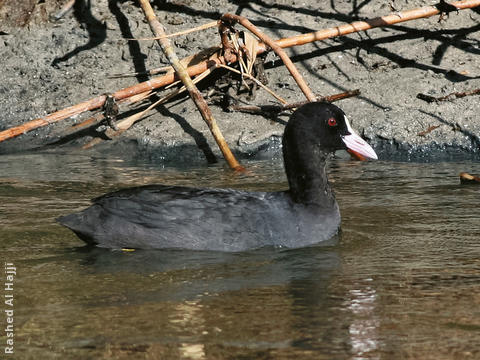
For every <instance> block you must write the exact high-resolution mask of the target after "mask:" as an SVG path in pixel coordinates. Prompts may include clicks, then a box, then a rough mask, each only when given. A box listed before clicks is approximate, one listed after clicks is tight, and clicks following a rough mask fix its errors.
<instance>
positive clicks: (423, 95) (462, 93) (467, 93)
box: [417, 89, 480, 103]
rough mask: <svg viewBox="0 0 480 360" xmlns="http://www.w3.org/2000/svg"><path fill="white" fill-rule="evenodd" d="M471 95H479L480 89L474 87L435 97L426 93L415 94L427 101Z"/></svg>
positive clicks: (447, 99)
mask: <svg viewBox="0 0 480 360" xmlns="http://www.w3.org/2000/svg"><path fill="white" fill-rule="evenodd" d="M471 95H480V89H475V90H472V91H464V92H453V93H450V94H448V95H445V96H440V97H435V96H430V95H427V94H422V93H420V94H417V98H418V99H420V100H425V101H426V102H428V103H432V102H440V101H449V100H453V99H459V98H462V97H465V96H471Z"/></svg>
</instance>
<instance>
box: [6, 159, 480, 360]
mask: <svg viewBox="0 0 480 360" xmlns="http://www.w3.org/2000/svg"><path fill="white" fill-rule="evenodd" d="M246 165H247V167H248V169H249V170H250V171H249V172H248V173H247V174H244V175H234V174H232V173H231V172H230V171H229V170H227V169H225V168H224V167H223V166H222V165H217V166H213V167H203V168H202V167H200V168H198V167H197V168H182V169H174V168H163V167H160V166H155V165H154V164H148V163H138V162H137V163H132V162H125V161H122V160H121V159H112V158H110V159H104V158H98V157H97V158H95V157H91V156H84V155H75V156H74V155H66V154H64V155H62V154H60V155H59V154H41V153H40V154H28V155H5V156H2V157H0V229H1V241H0V251H1V254H2V259H3V260H4V263H12V264H14V266H15V267H16V270H17V275H16V277H15V280H14V290H13V294H14V307H13V308H14V334H15V336H14V341H15V342H14V351H15V357H14V358H18V359H28V358H31V359H88V358H92V359H93V358H104V359H122V358H125V359H127V358H128V359H177V358H178V359H180V358H183V359H292V358H298V359H405V358H412V359H469V358H471V359H475V358H479V357H480V345H479V344H480V342H479V339H480V286H479V285H480V245H479V243H480V220H479V215H480V214H479V213H480V211H479V201H478V200H479V198H480V187H475V186H461V185H459V181H458V173H459V172H461V171H468V172H472V173H477V174H478V173H480V164H478V163H474V162H463V163H462V162H457V163H433V164H419V163H398V162H397V163H394V162H383V161H376V162H368V163H358V162H351V161H346V160H339V159H335V160H333V161H332V162H331V166H330V177H331V179H332V180H333V186H334V187H335V189H336V193H337V199H338V202H339V204H340V207H341V210H342V218H343V220H342V232H341V234H340V235H339V236H338V238H337V239H336V240H335V242H334V244H333V245H332V244H329V245H327V246H315V247H310V248H305V249H297V250H282V249H260V250H255V251H250V252H244V253H235V254H222V253H216V252H191V251H178V250H177V251H173V250H163V251H148V252H147V251H135V252H122V251H110V250H104V249H88V248H85V247H83V246H82V243H81V241H80V240H78V239H77V238H76V237H75V235H73V233H71V232H69V231H68V230H66V229H64V228H62V227H61V226H59V225H57V224H56V223H55V222H54V219H55V217H57V216H59V215H62V214H66V213H70V212H73V211H77V210H80V209H82V208H83V207H85V206H87V205H88V204H89V199H90V198H92V197H95V196H98V195H101V194H103V193H105V192H107V191H110V190H114V189H118V188H121V187H125V186H135V185H141V184H148V183H164V184H181V185H194V186H214V187H236V188H244V189H250V190H281V189H284V188H286V180H285V177H284V175H283V169H282V167H281V164H280V162H278V161H277V162H252V163H247V164H246ZM3 273H4V271H2V274H3ZM3 280H4V277H3V275H2V281H3ZM1 316H2V317H3V318H2V319H0V321H1V323H2V327H3V326H4V324H5V316H4V315H3V313H2V315H1ZM5 334H6V333H4V332H3V331H2V333H1V334H0V335H1V336H0V339H1V340H0V342H1V345H2V346H1V348H0V349H1V350H2V352H3V348H4V346H5V344H6V337H5Z"/></svg>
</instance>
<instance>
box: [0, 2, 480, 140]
mask: <svg viewBox="0 0 480 360" xmlns="http://www.w3.org/2000/svg"><path fill="white" fill-rule="evenodd" d="M451 5H453V6H455V7H456V8H457V9H458V10H464V9H471V8H475V7H477V6H480V0H463V1H455V2H452V3H451ZM438 14H440V10H438V9H437V8H436V7H434V6H425V7H422V8H417V9H413V10H407V11H403V12H398V13H394V14H390V15H386V16H383V17H378V18H375V19H371V20H365V21H356V22H353V23H351V24H344V25H340V26H337V27H332V28H328V29H323V30H319V31H316V32H312V33H308V34H301V35H297V36H292V37H289V38H285V39H280V40H277V41H276V44H277V45H279V46H280V47H282V48H287V47H292V46H299V45H305V44H308V43H310V42H314V41H319V40H325V39H328V38H332V37H337V36H344V35H348V34H351V33H354V32H359V31H365V30H368V29H373V28H376V27H382V26H389V25H394V24H397V23H401V22H405V21H411V20H417V19H421V18H428V17H431V16H434V15H438ZM258 51H259V53H262V52H265V51H266V47H265V45H262V44H260V46H259V49H258ZM214 63H217V64H226V62H225V59H224V58H223V57H221V56H220V57H218V58H215V59H210V60H206V61H203V62H201V63H199V64H197V65H194V66H191V67H189V68H188V69H187V71H188V74H189V75H190V76H195V75H198V74H201V73H202V72H204V71H205V70H207V68H209V67H210V66H212V65H213V64H214ZM175 80H178V78H177V77H175V74H173V73H167V74H165V75H164V76H159V77H155V78H153V79H150V80H148V81H145V82H142V83H139V84H135V85H133V86H130V87H127V88H124V89H121V90H118V91H117V92H115V93H113V96H114V97H115V99H116V100H121V99H124V98H127V97H130V96H133V95H137V94H139V93H142V92H145V91H149V90H154V89H158V88H161V87H163V86H166V85H169V84H171V83H172V82H174V81H175ZM104 103H105V96H104V95H101V96H98V97H95V98H92V99H90V100H87V101H84V102H81V103H79V104H76V105H72V106H70V107H68V108H65V109H62V110H59V111H57V112H54V113H51V114H49V115H47V116H45V117H42V118H38V119H34V120H31V121H29V122H26V123H24V124H22V125H18V126H15V127H12V128H10V129H7V130H4V131H0V142H2V141H4V140H7V139H10V138H13V137H16V136H18V135H21V134H24V133H26V132H28V131H31V130H34V129H37V128H39V127H42V126H45V125H49V124H51V123H54V122H57V121H60V120H64V119H66V118H68V117H71V116H74V115H78V114H80V113H82V112H85V111H90V110H94V109H98V108H99V107H101V106H103V104H104Z"/></svg>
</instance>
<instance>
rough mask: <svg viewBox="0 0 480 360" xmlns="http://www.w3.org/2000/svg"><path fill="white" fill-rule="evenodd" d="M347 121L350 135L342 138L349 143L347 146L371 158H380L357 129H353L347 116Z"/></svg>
mask: <svg viewBox="0 0 480 360" xmlns="http://www.w3.org/2000/svg"><path fill="white" fill-rule="evenodd" d="M345 123H346V124H347V129H348V132H349V133H350V135H346V136H342V140H343V142H344V143H345V145H347V148H348V149H350V150H352V151H354V152H356V153H358V154H360V155H362V156H365V157H367V158H370V159H375V160H376V159H378V157H377V154H376V153H375V150H373V149H372V147H371V146H370V145H369V144H368V143H367V142H366V141H365V140H363V139H362V138H361V137H360V136H359V135H358V134H357V133H356V132H355V131H353V129H352V127H351V126H350V123H349V122H348V119H347V118H346V117H345Z"/></svg>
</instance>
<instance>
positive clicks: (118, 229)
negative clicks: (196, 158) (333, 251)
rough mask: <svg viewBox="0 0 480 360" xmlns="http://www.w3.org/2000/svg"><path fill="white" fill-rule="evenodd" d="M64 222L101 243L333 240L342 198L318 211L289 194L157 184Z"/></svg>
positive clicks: (102, 200)
mask: <svg viewBox="0 0 480 360" xmlns="http://www.w3.org/2000/svg"><path fill="white" fill-rule="evenodd" d="M58 220H59V222H60V223H61V224H63V225H65V226H66V227H68V228H70V229H71V230H73V231H74V232H75V233H76V234H77V235H78V236H79V237H80V238H81V239H82V240H84V241H85V242H87V243H90V244H96V245H98V246H101V247H108V248H142V249H148V248H184V249H185V248H186V249H195V250H218V251H243V250H247V249H253V248H259V247H263V246H285V247H301V246H306V245H310V244H313V243H316V242H320V241H322V240H327V239H329V238H331V237H332V236H333V235H334V234H335V232H336V231H337V229H338V226H339V223H340V215H339V212H338V207H336V203H335V207H334V209H331V208H328V209H327V208H318V207H317V208H316V209H314V210H313V211H312V209H306V208H305V207H304V206H303V205H298V204H295V203H293V202H292V200H291V199H290V197H289V195H288V192H247V191H241V190H232V189H195V188H188V187H178V186H163V185H149V186H143V187H136V188H130V189H124V190H120V191H117V192H113V193H110V194H107V195H104V196H101V197H99V198H96V199H94V200H93V205H92V206H91V207H89V208H87V209H85V210H83V211H81V212H79V213H76V214H71V215H67V216H64V217H61V218H59V219H58Z"/></svg>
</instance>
